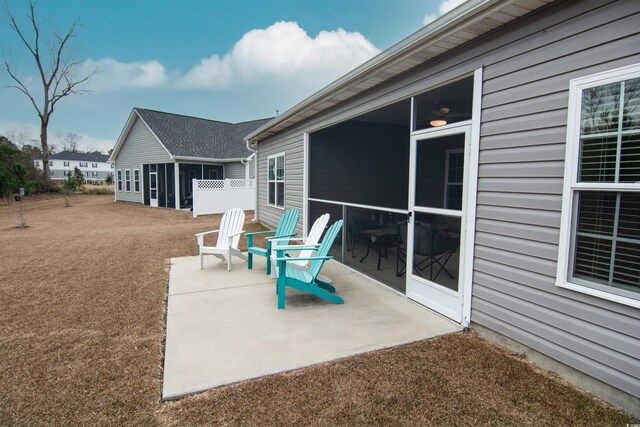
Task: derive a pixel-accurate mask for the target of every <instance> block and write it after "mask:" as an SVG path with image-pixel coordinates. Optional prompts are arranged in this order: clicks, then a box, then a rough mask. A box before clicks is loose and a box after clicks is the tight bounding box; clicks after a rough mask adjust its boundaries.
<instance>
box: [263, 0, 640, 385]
mask: <svg viewBox="0 0 640 427" xmlns="http://www.w3.org/2000/svg"><path fill="white" fill-rule="evenodd" d="M638 22H640V2H637V1H633V0H624V1H613V2H611V1H592V0H589V1H586V0H585V1H564V2H558V3H556V4H553V5H552V6H551V7H548V8H544V9H543V10H541V11H539V12H534V13H533V14H531V16H527V17H524V19H521V20H518V21H516V22H514V23H512V24H511V25H507V26H506V27H505V28H503V29H500V30H497V31H496V32H494V33H492V34H490V35H488V36H486V37H482V38H480V39H478V40H476V41H474V42H472V43H470V44H468V45H466V46H463V47H462V48H458V49H455V50H454V51H452V52H449V53H448V54H446V55H444V56H442V57H441V58H439V59H437V60H435V61H431V62H430V63H429V64H428V65H427V66H421V67H418V68H417V69H415V70H413V71H410V72H407V73H405V74H404V75H403V76H401V77H399V78H395V79H392V80H391V81H388V82H385V83H383V84H382V85H380V86H378V87H376V88H374V89H372V90H370V91H368V92H366V93H364V94H362V95H359V96H357V97H355V98H353V99H349V100H347V101H346V102H344V103H342V104H340V105H339V106H337V107H335V108H332V109H330V110H329V111H326V112H323V113H321V114H319V115H317V116H315V117H313V118H311V119H308V120H307V121H305V122H302V123H301V124H299V125H296V126H294V127H293V128H291V129H288V130H286V131H284V132H282V133H279V134H276V135H274V136H272V137H270V138H268V139H266V140H265V141H264V142H261V143H260V145H259V155H258V159H259V169H258V170H259V176H258V179H259V187H258V191H259V192H258V194H259V199H258V209H259V213H258V214H259V218H260V220H261V221H262V222H264V223H265V224H268V225H271V226H273V225H275V223H276V222H277V220H278V218H279V216H280V215H281V213H282V211H280V210H277V209H273V208H271V207H268V206H267V204H266V201H267V200H266V197H267V188H266V170H267V163H266V159H267V156H268V155H271V154H275V153H278V152H283V151H284V152H286V155H287V170H286V179H287V182H286V186H287V187H286V206H287V208H290V207H297V208H302V194H303V188H302V184H303V177H302V158H303V133H304V132H313V131H315V130H318V129H321V128H324V127H327V126H330V125H333V124H336V123H339V122H342V121H344V120H347V119H350V118H353V117H355V116H357V115H359V114H362V113H364V112H367V111H370V110H372V109H375V108H379V107H381V106H384V105H388V104H390V103H392V102H395V101H398V100H401V99H405V98H407V97H409V96H412V95H415V94H417V93H420V92H423V91H425V90H427V89H428V88H430V87H433V86H435V85H438V84H441V83H443V82H446V81H448V80H451V79H454V78H459V77H461V76H463V75H467V74H469V73H471V72H472V71H473V70H474V69H477V68H480V67H482V68H483V69H484V73H483V79H484V82H483V100H482V125H481V140H480V158H479V169H478V173H479V179H478V194H477V196H478V199H477V221H476V242H475V248H474V252H475V256H474V260H473V262H474V274H473V294H472V315H471V320H472V322H475V323H478V324H481V325H484V326H486V327H488V328H490V329H492V330H495V331H497V332H499V333H501V334H504V335H506V336H508V337H510V338H512V339H515V340H517V341H519V342H521V343H523V344H525V345H528V346H530V347H532V348H534V349H536V350H537V351H539V352H541V353H543V354H546V355H548V356H550V357H552V358H554V359H556V360H558V361H560V362H563V363H565V364H567V365H569V366H572V367H574V368H576V369H578V370H580V371H582V372H584V373H586V374H588V375H590V376H592V377H594V378H597V379H599V380H601V381H603V382H605V383H607V384H610V385H612V386H614V387H616V388H618V389H620V390H623V391H625V392H627V393H630V394H631V395H634V396H636V397H639V396H640V310H638V309H636V308H633V307H629V306H626V305H621V304H617V303H614V302H611V301H607V300H603V299H600V298H596V297H592V296H589V295H586V294H582V293H578V292H573V291H570V290H567V289H562V288H558V287H557V286H556V285H555V279H556V277H555V276H556V265H557V257H558V240H559V227H560V218H561V203H562V187H563V173H564V153H565V139H566V120H567V107H568V88H569V81H570V79H573V78H577V77H582V76H586V75H590V74H594V73H597V72H601V71H605V70H610V69H614V68H618V67H621V66H625V65H629V64H633V63H638V62H640V49H639V48H638V46H640V25H638Z"/></svg>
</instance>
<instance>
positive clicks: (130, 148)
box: [113, 117, 173, 203]
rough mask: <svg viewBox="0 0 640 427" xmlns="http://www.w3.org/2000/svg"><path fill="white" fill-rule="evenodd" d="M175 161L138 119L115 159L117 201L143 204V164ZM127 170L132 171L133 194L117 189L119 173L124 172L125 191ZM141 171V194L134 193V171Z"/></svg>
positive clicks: (114, 175) (114, 178)
mask: <svg viewBox="0 0 640 427" xmlns="http://www.w3.org/2000/svg"><path fill="white" fill-rule="evenodd" d="M170 162H173V160H172V159H171V158H170V156H169V153H167V150H165V149H164V147H162V145H161V144H160V143H159V142H158V140H157V139H156V137H155V136H154V135H153V133H152V132H151V131H150V130H149V128H148V127H147V125H146V124H145V123H144V122H143V121H142V120H141V119H140V118H139V117H136V119H135V122H134V123H133V126H131V130H130V131H129V134H128V135H127V139H126V140H125V141H124V143H123V144H122V148H121V149H120V152H119V153H118V156H117V157H116V159H115V168H114V170H113V180H114V183H115V184H116V185H115V194H116V200H121V201H127V202H135V203H143V200H142V188H143V185H142V183H143V180H144V177H143V176H142V175H143V174H142V164H143V163H146V164H149V163H170ZM125 169H129V170H131V180H132V181H131V189H132V191H131V192H125V191H122V192H119V191H118V187H117V172H116V171H118V170H122V180H123V190H124V176H125V172H124V171H125ZM134 169H140V192H139V193H136V192H134V191H133V170H134Z"/></svg>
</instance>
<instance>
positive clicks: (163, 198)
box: [158, 163, 167, 208]
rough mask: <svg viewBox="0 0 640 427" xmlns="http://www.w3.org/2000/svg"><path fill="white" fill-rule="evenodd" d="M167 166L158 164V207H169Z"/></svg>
mask: <svg viewBox="0 0 640 427" xmlns="http://www.w3.org/2000/svg"><path fill="white" fill-rule="evenodd" d="M165 170H166V169H165V164H164V163H160V164H158V206H159V207H161V208H166V207H167V186H166V182H165V175H166V174H165Z"/></svg>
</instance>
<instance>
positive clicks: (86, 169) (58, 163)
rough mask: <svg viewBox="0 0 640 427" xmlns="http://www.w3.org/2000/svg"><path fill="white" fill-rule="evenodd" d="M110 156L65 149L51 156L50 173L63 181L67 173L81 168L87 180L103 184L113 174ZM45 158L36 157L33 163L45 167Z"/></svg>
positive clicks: (37, 166) (53, 179) (52, 178)
mask: <svg viewBox="0 0 640 427" xmlns="http://www.w3.org/2000/svg"><path fill="white" fill-rule="evenodd" d="M108 159H109V156H108V155H106V154H100V153H81V152H78V151H63V152H61V153H56V154H51V155H50V156H49V175H50V177H51V180H52V181H63V180H64V179H65V178H66V176H67V173H69V172H71V173H73V171H74V169H75V168H79V169H80V171H81V172H82V176H83V177H84V179H85V182H87V183H90V184H102V183H104V180H105V178H106V177H107V175H109V174H113V169H112V165H110V164H109V163H108ZM42 162H43V160H42V159H36V160H34V161H33V164H34V165H35V167H36V168H38V169H40V170H42V169H43V164H42Z"/></svg>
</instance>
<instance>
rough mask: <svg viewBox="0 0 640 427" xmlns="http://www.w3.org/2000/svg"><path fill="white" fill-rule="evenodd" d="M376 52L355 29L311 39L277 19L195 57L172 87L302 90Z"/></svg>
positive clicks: (328, 33) (353, 66) (341, 71)
mask: <svg viewBox="0 0 640 427" xmlns="http://www.w3.org/2000/svg"><path fill="white" fill-rule="evenodd" d="M379 52H380V50H379V49H378V48H376V47H375V46H374V45H373V44H372V43H371V42H370V41H369V40H367V39H366V38H365V37H364V36H363V35H362V34H360V33H355V32H347V31H345V30H343V29H341V28H340V29H338V30H336V31H321V32H320V33H319V34H318V35H317V36H316V37H315V38H312V37H310V36H309V35H308V34H307V33H306V32H305V31H304V30H303V29H302V28H300V27H299V26H298V24H297V23H295V22H284V21H282V22H277V23H275V24H273V25H271V26H269V27H267V28H265V29H254V30H251V31H249V32H247V33H245V34H244V35H243V36H242V38H241V39H240V40H239V41H238V42H237V43H236V44H235V45H234V46H233V48H232V49H231V51H229V52H228V53H227V54H225V55H224V56H222V57H220V56H218V55H213V56H212V57H210V58H207V59H203V60H201V61H200V63H199V64H198V65H196V66H195V67H193V68H192V69H191V70H190V71H189V72H188V73H187V74H186V75H184V76H183V77H182V78H180V79H179V80H178V81H177V85H178V86H179V87H185V88H202V87H205V88H223V87H229V86H232V85H235V84H247V83H249V84H251V83H253V84H260V85H265V84H273V83H278V84H282V83H286V84H287V85H288V86H292V87H296V89H302V88H299V87H298V86H300V85H302V86H309V85H311V86H317V85H318V84H327V83H329V82H330V81H331V80H333V79H335V78H337V77H339V76H341V75H342V74H344V73H346V72H348V71H350V70H351V69H353V68H355V67H356V66H358V65H360V64H362V63H363V62H365V61H366V60H368V59H370V58H371V57H373V56H374V55H376V54H378V53H379ZM303 90H304V89H303Z"/></svg>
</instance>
